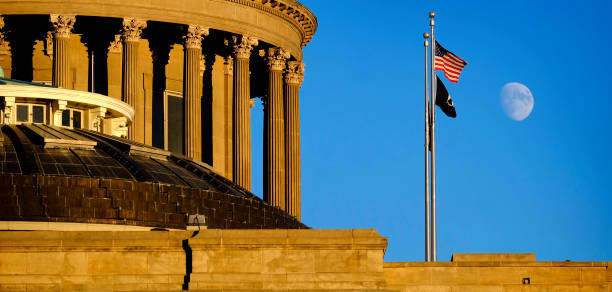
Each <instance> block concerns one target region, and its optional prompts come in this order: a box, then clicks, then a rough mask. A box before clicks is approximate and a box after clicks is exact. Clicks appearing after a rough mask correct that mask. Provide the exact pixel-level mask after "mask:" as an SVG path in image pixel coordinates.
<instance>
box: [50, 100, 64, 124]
mask: <svg viewBox="0 0 612 292" xmlns="http://www.w3.org/2000/svg"><path fill="white" fill-rule="evenodd" d="M66 105H68V102H67V101H65V100H55V101H53V103H52V104H51V113H52V119H53V125H54V126H61V125H62V112H63V111H64V110H65V109H66Z"/></svg>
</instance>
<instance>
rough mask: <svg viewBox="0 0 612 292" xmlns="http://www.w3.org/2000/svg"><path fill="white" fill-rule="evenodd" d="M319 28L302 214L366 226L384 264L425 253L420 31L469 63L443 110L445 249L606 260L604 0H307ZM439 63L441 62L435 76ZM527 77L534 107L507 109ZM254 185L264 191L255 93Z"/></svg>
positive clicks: (306, 101)
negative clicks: (509, 95) (507, 93)
mask: <svg viewBox="0 0 612 292" xmlns="http://www.w3.org/2000/svg"><path fill="white" fill-rule="evenodd" d="M301 2H302V3H303V4H305V5H306V6H307V7H309V8H310V9H311V10H312V11H313V12H314V13H315V14H316V15H317V17H318V21H319V28H318V31H317V33H316V34H315V37H314V39H313V40H312V41H311V42H310V44H309V45H308V46H306V47H305V48H304V62H305V63H306V77H305V81H304V84H303V86H302V90H301V94H300V95H301V100H300V113H301V147H302V219H303V221H304V222H305V223H306V224H308V225H309V226H312V227H314V228H321V229H332V228H341V229H347V228H375V229H377V230H378V232H379V233H380V234H381V235H383V236H386V237H388V238H389V246H388V248H387V252H386V255H385V260H386V261H422V260H423V259H424V255H423V254H424V247H423V245H424V239H423V237H424V235H423V234H424V223H423V222H424V211H423V209H424V182H423V179H424V174H423V169H424V161H423V160H424V154H423V143H424V142H423V135H424V134H423V128H424V125H423V98H424V97H423V92H424V89H423V74H424V73H423V62H424V61H423V38H422V33H423V32H425V31H427V30H428V29H429V27H428V17H427V15H428V12H429V11H431V10H433V11H435V12H436V13H437V17H436V39H437V40H438V41H439V42H440V43H441V44H442V45H443V46H444V47H445V48H446V49H448V50H450V51H452V52H454V53H455V54H457V55H458V56H459V57H461V58H463V59H465V60H466V61H467V62H468V63H469V64H468V65H467V66H466V68H465V70H464V71H463V73H462V74H461V77H460V80H459V83H458V84H451V83H450V82H448V80H446V79H443V81H444V82H445V84H446V87H447V89H448V91H449V92H450V94H451V96H452V97H453V100H454V102H455V106H456V110H457V115H458V117H457V118H456V119H451V118H448V117H446V116H444V115H443V114H442V112H441V111H440V110H438V111H437V115H438V120H437V127H436V130H437V136H436V140H437V141H436V142H437V156H438V157H437V166H438V176H437V179H438V259H439V260H441V261H448V260H450V257H451V254H452V253H470V252H486V253H488V252H535V253H536V256H537V259H538V260H559V261H562V260H566V259H571V260H572V261H582V260H588V261H611V260H612V211H610V210H612V196H611V194H612V192H611V191H610V189H609V188H608V182H609V181H610V180H611V179H612V171H611V170H610V165H611V162H612V158H611V157H610V151H609V150H610V149H612V147H610V142H611V138H610V134H611V133H612V131H611V130H610V127H611V126H612V121H611V118H610V116H611V115H610V113H609V110H610V108H612V101H611V100H610V99H611V97H612V94H611V87H612V86H611V85H610V83H611V81H612V78H611V77H610V73H609V70H608V69H609V68H610V67H612V61H610V57H609V56H608V54H606V50H607V49H608V48H610V47H612V33H611V28H612V26H611V25H610V23H609V19H608V18H609V15H608V14H609V12H610V11H612V9H611V4H609V3H608V2H607V1H555V2H554V3H555V4H554V5H552V2H548V1H536V2H535V3H534V2H533V1H503V2H501V1H470V2H469V3H466V2H465V1H429V2H426V1H355V0H353V1H348V0H346V1H323V0H303V1H301ZM440 76H442V75H440ZM508 82H520V83H522V84H524V85H526V86H527V87H528V88H529V89H530V90H531V92H532V93H533V95H534V99H535V106H534V109H533V112H532V113H531V115H530V116H529V117H528V118H527V119H525V120H524V121H522V122H516V121H513V120H511V119H509V118H508V117H506V116H505V115H504V112H503V110H502V108H501V105H500V97H499V93H500V90H501V88H502V87H503V86H504V84H506V83H508ZM252 113H253V114H252V118H253V160H254V165H253V171H254V172H253V190H254V192H255V193H257V194H259V195H261V189H262V183H261V168H262V166H261V165H262V161H261V153H262V146H261V142H262V140H261V130H260V129H261V125H262V119H263V115H262V112H261V105H257V106H256V107H255V108H254V109H253V112H252Z"/></svg>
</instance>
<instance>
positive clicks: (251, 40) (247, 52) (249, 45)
mask: <svg viewBox="0 0 612 292" xmlns="http://www.w3.org/2000/svg"><path fill="white" fill-rule="evenodd" d="M233 39H234V43H235V44H236V45H234V53H235V54H236V58H240V59H248V58H249V57H250V56H251V50H253V47H254V46H257V45H258V44H259V41H258V40H257V38H255V37H252V36H238V37H236V36H235V37H233Z"/></svg>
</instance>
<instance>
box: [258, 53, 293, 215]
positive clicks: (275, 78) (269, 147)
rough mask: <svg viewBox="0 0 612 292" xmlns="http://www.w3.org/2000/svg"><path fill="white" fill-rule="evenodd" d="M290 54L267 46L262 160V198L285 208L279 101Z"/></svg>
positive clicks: (282, 108)
mask: <svg viewBox="0 0 612 292" xmlns="http://www.w3.org/2000/svg"><path fill="white" fill-rule="evenodd" d="M289 57H290V54H289V52H288V51H287V50H285V49H282V48H270V49H268V71H269V78H268V81H269V85H268V97H267V100H266V104H265V107H266V111H267V115H266V117H265V121H264V124H265V127H266V133H267V135H266V137H265V138H264V139H266V143H265V144H264V145H265V150H264V151H266V155H265V156H266V159H267V161H265V162H264V163H265V165H266V167H265V171H266V175H265V176H264V178H265V181H264V184H265V185H266V188H265V190H266V192H267V193H265V194H264V200H266V201H267V202H269V203H270V204H271V205H272V206H277V207H279V208H281V209H283V210H287V206H286V205H285V122H284V121H285V116H284V115H285V114H284V112H285V110H284V101H283V69H285V63H286V62H287V59H288V58H289Z"/></svg>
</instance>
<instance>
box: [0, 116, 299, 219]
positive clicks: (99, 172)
mask: <svg viewBox="0 0 612 292" xmlns="http://www.w3.org/2000/svg"><path fill="white" fill-rule="evenodd" d="M8 177H10V178H11V179H10V182H9V180H8V179H7V178H8ZM24 177H25V178H27V177H33V178H36V179H35V180H34V182H31V184H32V187H34V190H35V191H34V192H35V193H34V194H32V196H33V197H34V198H29V199H34V200H40V201H41V206H40V207H41V209H42V211H41V212H39V213H40V214H38V213H36V212H34V213H36V214H33V215H32V216H25V214H28V212H30V211H32V210H26V209H27V208H26V205H31V203H32V202H25V200H26V199H27V198H26V197H24V191H23V190H21V189H20V188H23V187H24V186H23V185H18V184H17V182H18V181H21V180H22V179H23V178H24ZM0 178H3V179H2V180H0V184H3V185H0V200H1V199H2V197H3V196H6V197H18V198H17V199H16V200H17V203H15V204H13V206H12V207H13V209H10V210H9V209H6V206H4V209H0V220H34V221H36V220H49V221H77V222H98V223H112V224H131V225H144V226H155V227H172V228H184V227H185V225H186V221H187V215H188V214H198V215H204V216H205V219H206V223H207V225H208V226H209V227H212V228H215V227H217V228H305V227H306V226H305V225H303V224H302V223H300V222H299V221H298V220H297V219H295V218H294V217H292V216H290V215H288V214H287V213H285V212H284V211H282V210H280V209H278V208H276V207H271V206H269V205H268V204H267V203H265V202H264V201H262V200H261V199H260V198H258V197H257V196H255V195H253V194H252V193H250V192H249V191H247V190H245V189H243V188H241V187H239V186H237V185H235V184H234V183H232V182H231V181H229V180H228V179H226V178H224V177H223V176H221V175H219V174H216V173H215V172H214V171H212V170H211V169H210V168H209V166H207V165H205V164H203V163H200V162H196V161H193V160H191V159H189V158H186V157H183V156H179V155H175V154H172V153H170V152H167V151H165V150H162V149H158V148H154V147H151V146H147V145H144V144H140V143H136V142H132V141H128V140H125V139H121V138H117V137H115V136H109V135H104V134H100V133H98V132H93V131H87V130H76V129H67V128H61V127H53V126H48V125H43V124H21V125H3V126H2V127H1V131H0ZM43 178H46V179H43ZM25 181H31V180H27V179H26V180H25ZM71 181H72V182H71ZM75 181H77V182H84V181H89V183H85V185H89V186H90V189H94V188H95V189H96V190H95V191H91V190H85V191H83V190H79V192H80V193H79V194H77V195H76V197H77V198H79V200H80V201H83V200H84V201H88V204H83V203H82V204H80V205H79V204H76V206H72V205H71V204H69V203H68V201H69V200H68V199H64V200H61V198H59V201H60V204H59V205H57V204H56V205H53V206H52V205H50V204H49V202H48V201H49V200H48V198H43V197H49V194H46V196H45V194H42V192H44V191H40V189H41V187H45V186H48V185H59V186H60V188H61V190H58V191H59V193H58V194H60V195H61V194H62V192H64V193H66V196H65V197H66V198H67V197H73V195H74V194H70V193H71V191H72V189H71V188H70V185H71V184H75V183H74V182H75ZM7 182H9V183H7ZM117 182H128V184H127V185H128V186H127V187H125V186H126V184H117ZM26 185H27V182H26ZM107 185H108V186H110V187H108V186H107ZM113 185H115V186H117V185H121V186H124V187H119V188H118V189H117V188H115V189H117V190H116V191H113V190H114V189H113V187H112V186H113ZM139 186H144V187H139ZM101 187H103V188H102V189H104V190H105V194H104V195H96V194H94V193H96V192H97V193H100V192H101V191H100V189H101ZM109 189H110V190H111V191H109ZM36 190H38V194H36ZM177 190H178V191H177ZM134 192H136V193H140V195H138V194H135V195H134V194H132V193H134ZM25 193H28V192H27V191H26V192H25ZM126 193H127V194H129V195H126ZM153 194H157V195H153ZM170 194H177V195H176V197H172V195H170ZM19 197H20V198H21V200H19ZM91 198H101V199H102V202H103V201H105V200H104V199H105V198H106V199H109V200H108V202H106V203H99V204H101V205H100V206H99V205H96V204H98V203H93V205H92V203H91V202H90V201H91V200H90V199H91ZM45 200H46V202H45ZM126 201H127V202H128V203H126ZM142 201H144V204H142ZM11 202H12V201H11ZM61 202H64V203H65V204H61ZM26 203H27V204H26ZM122 203H126V204H124V205H122ZM151 204H152V206H151ZM156 204H157V205H159V206H157V205H156ZM162 205H163V207H160V206H162ZM9 207H10V206H9ZM30 208H31V207H30ZM36 208H37V207H36ZM36 208H34V209H36ZM71 208H72V209H75V210H73V211H74V212H72V213H75V214H73V215H75V216H72V215H71ZM77 208H78V209H83V208H85V209H96V208H97V209H100V210H99V211H98V213H100V214H102V213H104V216H96V215H95V213H96V212H95V210H93V211H94V212H93V215H92V214H91V212H90V213H88V212H87V211H86V212H85V215H83V214H76V213H79V212H77V210H76V209H77ZM49 209H56V210H54V211H52V212H51V213H57V214H55V215H60V216H51V215H50V214H49ZM101 210H104V211H101ZM113 210H114V211H113ZM55 211H57V212H55ZM115 211H116V212H115ZM122 211H123V215H122ZM128 211H133V212H128ZM139 212H140V213H139ZM143 212H145V213H146V214H145V213H143ZM81 213H82V212H81ZM115 213H116V216H114V215H113V214H115ZM139 214H140V215H141V216H140V217H139V216H138V215H139ZM130 215H133V216H130ZM171 215H172V216H171ZM102 217H104V218H102ZM107 217H108V218H107ZM145 217H146V218H145ZM83 219H88V220H83ZM92 219H93V220H92ZM96 219H99V220H96ZM266 219H267V220H266Z"/></svg>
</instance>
